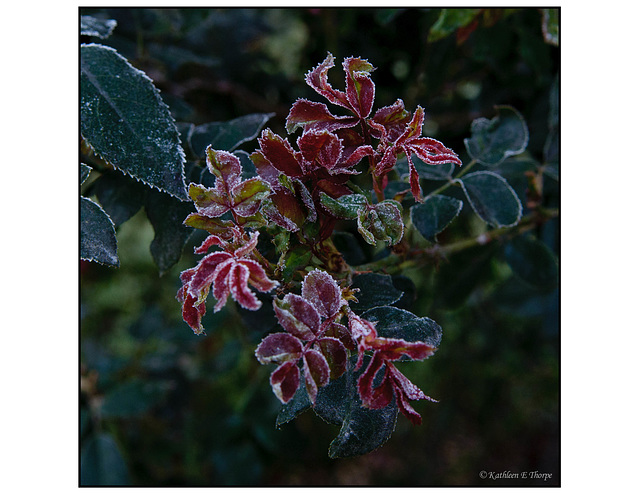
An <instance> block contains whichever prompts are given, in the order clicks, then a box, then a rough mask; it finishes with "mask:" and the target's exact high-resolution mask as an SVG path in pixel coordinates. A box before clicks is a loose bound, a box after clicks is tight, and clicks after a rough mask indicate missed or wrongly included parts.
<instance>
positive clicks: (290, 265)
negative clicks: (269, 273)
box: [278, 245, 313, 280]
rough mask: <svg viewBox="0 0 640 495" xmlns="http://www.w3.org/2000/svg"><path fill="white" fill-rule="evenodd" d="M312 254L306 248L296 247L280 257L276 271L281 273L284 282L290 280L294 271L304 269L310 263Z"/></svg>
mask: <svg viewBox="0 0 640 495" xmlns="http://www.w3.org/2000/svg"><path fill="white" fill-rule="evenodd" d="M312 255H313V253H312V252H311V251H310V250H309V249H308V248H307V247H306V246H301V245H297V246H294V247H292V248H291V249H289V251H287V252H286V253H284V254H283V255H282V256H280V260H279V261H278V269H279V270H280V271H281V272H282V278H283V279H284V280H291V277H292V276H293V274H294V272H295V271H296V270H299V269H302V268H304V267H306V266H307V265H308V264H309V262H310V261H311V256H312Z"/></svg>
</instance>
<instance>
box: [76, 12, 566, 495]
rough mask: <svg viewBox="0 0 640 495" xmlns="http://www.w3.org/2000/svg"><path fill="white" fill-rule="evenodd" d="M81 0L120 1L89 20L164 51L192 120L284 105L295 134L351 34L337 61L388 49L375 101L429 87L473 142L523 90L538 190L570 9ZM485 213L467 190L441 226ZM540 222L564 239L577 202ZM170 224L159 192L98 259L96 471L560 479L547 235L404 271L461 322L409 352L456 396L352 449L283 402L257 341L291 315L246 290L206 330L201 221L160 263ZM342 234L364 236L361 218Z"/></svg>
mask: <svg viewBox="0 0 640 495" xmlns="http://www.w3.org/2000/svg"><path fill="white" fill-rule="evenodd" d="M472 10H473V12H469V11H472ZM80 13H81V14H82V15H93V16H96V17H102V18H105V19H115V20H116V21H117V22H118V25H117V27H116V29H115V30H114V32H113V34H112V36H111V37H109V38H108V39H106V40H98V39H92V38H87V37H82V39H81V41H82V42H91V41H96V42H98V41H99V42H100V43H103V44H106V45H109V46H112V47H114V48H116V49H117V50H118V51H119V52H120V53H121V54H122V55H124V56H125V57H126V58H127V59H129V61H130V62H131V63H132V64H133V65H134V66H135V67H137V68H139V69H141V70H143V71H144V72H146V73H147V75H149V76H150V77H151V78H152V79H153V81H154V83H155V85H156V87H158V88H159V89H160V90H161V95H162V97H163V99H164V100H165V102H166V103H167V104H168V105H169V107H170V109H171V112H172V114H173V116H174V117H175V119H176V121H178V122H190V123H195V124H201V123H207V122H212V121H224V120H231V119H234V118H236V117H239V116H242V115H245V114H249V113H255V112H274V113H275V116H274V117H273V118H272V119H271V120H270V121H269V122H268V124H267V126H269V127H271V128H272V129H273V130H274V131H276V132H278V133H280V134H282V135H286V132H285V130H284V121H285V118H286V115H287V113H288V110H289V107H290V105H291V104H292V103H293V102H294V101H295V100H296V98H298V97H306V98H310V99H314V100H317V98H316V96H315V94H314V93H313V91H312V90H311V89H310V88H309V87H308V86H306V84H305V83H304V77H303V76H304V74H305V73H306V72H307V71H308V70H309V69H311V68H312V67H314V66H315V65H317V64H318V63H319V62H321V61H322V60H323V59H324V58H325V56H326V53H327V51H330V52H332V53H333V54H334V55H335V57H336V59H337V60H338V61H340V60H341V59H342V58H344V57H346V56H360V57H362V58H366V59H368V60H369V61H370V62H371V63H372V64H373V65H374V66H375V67H377V70H376V71H375V73H374V75H373V80H374V81H375V83H376V103H375V104H376V108H378V107H381V106H384V105H389V104H391V103H393V102H394V101H395V99H396V98H402V99H403V100H404V101H405V104H406V106H407V108H408V109H414V108H415V106H416V105H421V106H423V107H424V108H425V109H426V112H427V121H426V124H425V133H426V134H427V135H429V136H432V137H435V138H437V139H439V140H441V141H443V142H444V143H445V144H446V145H447V146H449V147H451V148H453V149H454V150H456V152H458V153H459V154H460V155H461V157H462V158H463V161H464V162H465V163H467V162H468V161H469V160H468V158H467V157H466V156H465V155H466V153H465V152H464V149H465V148H464V144H463V140H464V138H465V137H468V136H469V127H470V125H471V122H472V120H473V119H474V118H477V117H481V116H483V117H487V118H491V117H493V116H494V115H495V111H494V108H493V107H494V105H502V104H507V105H511V106H513V107H514V108H516V109H518V110H519V111H520V112H521V113H522V115H523V116H524V118H525V120H526V121H527V124H528V126H529V131H530V142H529V146H528V151H527V154H526V156H525V157H524V159H523V157H522V156H521V157H519V158H518V159H517V160H515V159H514V160H507V161H506V162H504V163H503V164H502V165H501V166H500V173H501V174H502V175H503V176H505V177H506V178H507V179H508V180H509V182H510V184H511V185H512V186H513V187H514V189H515V190H516V192H517V193H518V195H519V196H520V197H521V201H522V202H523V204H526V201H527V198H526V192H527V187H528V182H527V178H526V176H525V174H524V172H527V171H528V170H532V169H533V168H535V166H536V164H539V163H548V162H549V153H550V152H549V146H550V144H549V142H550V140H549V138H548V135H549V129H550V115H551V118H552V119H553V118H555V119H556V120H557V107H555V110H554V106H555V105H557V103H556V101H557V99H558V86H557V85H558V72H559V49H558V46H557V43H556V44H554V43H553V42H549V41H550V37H549V31H552V30H553V28H554V27H555V28H556V30H557V24H555V25H554V24H553V23H551V24H549V15H550V14H549V12H543V11H542V10H541V9H488V10H480V9H456V10H455V11H454V12H453V14H455V15H452V16H451V18H454V20H451V18H449V21H448V22H449V24H447V22H445V21H447V18H445V17H443V16H442V15H441V9H381V8H380V9H351V8H345V9H303V8H295V9H244V8H239V9H196V8H190V9H123V8H109V9H93V8H92V9H88V8H87V9H84V8H83V9H81V10H80ZM551 14H552V15H551V18H552V19H553V18H554V16H553V14H555V19H556V22H557V12H551ZM545 33H546V36H545ZM556 39H557V38H556ZM551 41H553V39H551ZM332 76H337V77H341V73H340V71H339V70H338V69H336V70H335V74H333V71H332V72H331V73H330V79H331V77H332ZM332 82H333V83H334V84H335V85H336V86H338V87H340V84H341V81H339V80H336V81H332ZM550 102H551V103H550ZM556 143H557V141H556ZM552 144H553V143H552ZM254 146H255V142H250V143H245V144H244V145H242V146H241V149H245V150H246V151H249V152H251V151H252V150H253V149H254ZM556 160H557V158H556ZM551 170H552V172H553V171H555V172H553V173H552V174H550V175H551V176H545V182H544V202H545V204H546V205H547V206H550V207H557V206H558V184H557V165H554V167H552V168H551ZM554 175H555V177H553V176H554ZM438 185H440V184H438V183H434V187H433V188H432V189H435V187H437V186H438ZM428 190H429V188H428V187H426V188H425V193H427V192H428ZM472 213H473V212H472V211H471V210H470V208H468V206H465V208H464V210H463V211H462V213H461V215H460V217H459V218H458V219H456V221H455V222H454V223H453V224H452V225H451V227H450V228H448V229H447V230H445V231H444V232H443V233H442V234H441V235H440V236H439V238H438V240H439V242H440V243H441V244H447V243H448V242H454V241H456V240H460V239H465V238H468V237H470V236H472V235H476V234H477V233H478V232H480V229H481V226H480V222H479V221H478V220H477V219H476V217H475V216H474V215H473V214H472ZM525 214H526V210H525ZM533 232H534V233H535V235H536V237H537V238H538V239H540V240H541V241H543V242H544V245H545V246H546V247H547V248H548V251H549V252H551V253H555V256H557V253H558V249H559V239H558V221H557V219H553V220H550V221H548V222H547V223H545V224H544V225H541V226H539V227H536V229H535V230H534V231H533ZM153 236H154V233H153V228H152V227H151V225H150V223H149V221H148V220H147V218H146V216H145V215H144V213H143V212H142V211H140V212H138V213H137V214H136V215H135V216H133V218H131V219H130V220H129V221H127V222H125V223H123V224H121V225H119V227H118V251H119V257H120V260H121V266H120V268H118V269H112V268H108V267H105V266H101V265H98V264H95V263H88V262H82V263H81V267H80V289H79V290H80V303H81V304H80V327H81V328H80V331H81V348H80V366H81V371H80V373H81V376H80V411H79V419H80V449H81V452H80V481H81V483H82V484H89V485H96V484H109V485H119V484H133V485H146V486H182V485H187V486H194V485H200V486H202V485H221V486H228V485H229V486H233V485H382V486H384V485H395V486H422V485H430V486H439V485H483V484H491V485H497V484H513V480H502V481H489V480H485V481H483V480H481V479H480V478H479V476H478V473H479V472H480V471H482V470H485V471H495V472H502V471H504V470H510V471H511V472H522V471H536V470H537V471H539V472H546V473H552V474H553V478H552V481H551V482H546V483H545V484H546V485H549V484H558V483H559V481H560V470H559V424H558V423H559V417H558V414H559V412H558V409H559V316H558V311H559V295H558V290H557V284H556V283H555V277H557V271H556V272H554V267H553V266H551V268H549V260H548V258H546V257H545V256H546V254H545V253H542V255H541V256H538V257H536V256H534V257H533V258H529V259H528V260H525V261H522V260H520V261H518V259H519V258H518V256H517V253H518V252H522V241H521V242H520V245H518V244H515V247H514V243H510V242H504V243H491V244H488V245H485V246H476V247H474V248H472V249H465V250H461V251H459V252H457V253H455V254H452V255H451V256H450V257H449V258H448V260H446V261H444V262H442V263H440V264H438V265H435V264H434V265H433V266H426V267H421V268H419V269H414V270H412V271H410V272H408V273H404V274H403V276H401V277H396V278H395V282H396V285H397V287H399V288H401V289H402V290H404V291H405V297H404V298H403V300H402V301H401V305H403V306H404V307H406V308H408V309H410V310H411V311H413V312H414V313H415V314H417V315H419V316H429V317H430V318H432V319H434V320H435V321H437V322H438V323H439V324H440V325H441V326H442V328H443V330H444V336H443V341H442V345H441V347H440V349H439V351H438V352H437V353H436V355H435V356H434V357H433V358H431V359H430V360H428V361H426V362H423V363H410V364H407V365H405V366H403V368H402V371H403V372H404V373H406V374H407V376H408V377H409V378H410V379H411V380H413V381H414V382H415V383H416V384H417V385H418V386H419V387H420V388H422V389H423V390H424V391H425V392H426V393H427V394H428V395H430V396H432V397H434V398H436V399H438V400H439V401H440V402H439V403H438V404H432V403H427V402H421V403H417V404H415V407H416V409H417V410H418V412H419V413H420V414H421V415H422V417H423V425H422V426H420V427H412V426H411V425H410V423H409V422H408V421H406V420H405V419H404V418H402V417H400V418H399V420H398V426H397V429H396V432H395V433H394V435H393V436H392V437H391V439H390V440H389V441H388V442H387V443H386V444H385V445H384V446H383V447H382V448H380V449H378V450H376V451H374V452H373V453H371V454H369V455H366V456H363V457H360V458H353V459H343V460H331V459H329V458H328V457H327V448H328V445H329V443H330V441H331V439H332V438H333V437H334V436H335V435H336V433H337V428H336V427H334V426H331V425H327V424H325V423H324V422H323V421H322V420H321V419H319V418H318V417H316V416H314V415H313V413H306V414H304V415H302V416H300V417H299V418H297V419H296V420H295V421H293V422H292V423H290V424H287V425H284V426H283V427H282V428H281V429H279V430H278V429H276V428H275V417H276V415H277V412H278V410H279V402H278V401H277V399H276V398H275V397H274V396H273V394H272V392H271V390H270V387H269V384H268V377H269V372H270V369H268V367H264V366H261V365H260V364H259V363H258V362H257V360H256V359H255V357H254V350H255V347H256V345H257V344H258V343H259V342H260V340H261V339H262V337H264V335H266V334H267V333H268V332H269V331H271V330H272V329H273V326H274V325H275V320H274V319H273V315H272V313H270V311H269V306H268V305H264V306H263V309H262V310H261V311H258V312H255V313H252V312H246V311H244V310H242V309H239V308H237V307H235V306H233V305H231V304H227V306H226V307H225V308H224V309H223V310H222V311H221V312H220V313H216V314H213V313H212V312H211V311H209V312H208V314H207V315H206V317H205V318H204V321H203V323H204V326H205V328H206V329H207V334H208V335H207V336H206V337H197V336H195V335H193V333H192V332H191V331H190V329H189V328H188V327H187V325H186V324H185V323H184V322H182V319H181V314H180V305H179V303H178V302H177V301H176V300H175V294H176V292H177V290H178V286H179V279H178V274H179V273H180V271H182V270H184V269H186V268H189V267H191V266H194V265H195V264H196V262H197V259H196V257H195V256H194V255H192V254H191V253H192V252H193V249H192V248H193V246H194V245H197V243H199V242H200V241H201V240H202V239H201V237H199V236H198V234H194V235H193V236H192V238H191V240H190V243H189V244H188V245H187V247H186V248H185V251H184V256H183V257H182V259H181V260H180V262H179V263H178V264H177V265H175V266H174V267H173V268H171V269H170V270H168V271H167V272H166V273H163V274H162V276H160V274H159V272H158V268H157V267H156V265H155V264H154V262H153V260H152V257H151V254H150V252H149V245H150V242H151V241H152V239H153ZM343 240H344V242H346V243H347V244H349V243H350V244H349V245H352V244H353V241H354V238H351V237H348V235H345V236H344V239H343ZM525 244H526V243H525ZM525 247H526V246H525ZM360 248H361V250H358V249H357V246H352V247H351V248H349V251H350V254H351V255H352V256H365V259H366V254H367V253H366V249H367V248H366V246H364V245H362V246H360ZM514 252H515V254H514ZM534 254H535V253H534ZM514 260H515V261H514ZM547 271H550V273H549V274H547ZM520 483H521V484H522V483H523V482H522V481H520ZM536 483H538V484H543V483H542V482H541V481H538V482H536V481H533V482H531V484H536ZM524 484H529V483H524Z"/></svg>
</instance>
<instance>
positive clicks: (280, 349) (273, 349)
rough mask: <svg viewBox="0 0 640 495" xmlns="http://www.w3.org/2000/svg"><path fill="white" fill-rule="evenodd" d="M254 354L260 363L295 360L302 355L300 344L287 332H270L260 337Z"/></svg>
mask: <svg viewBox="0 0 640 495" xmlns="http://www.w3.org/2000/svg"><path fill="white" fill-rule="evenodd" d="M255 354H256V357H257V358H258V361H260V363H262V364H267V363H278V364H281V363H286V362H287V361H293V362H295V361H297V360H298V359H299V358H300V356H301V355H302V344H301V342H300V340H299V339H298V338H296V337H294V336H293V335H290V334H288V333H284V332H277V333H272V334H269V335H267V336H266V337H265V338H264V339H262V342H260V345H258V348H257V349H256V352H255Z"/></svg>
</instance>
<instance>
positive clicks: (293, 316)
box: [273, 294, 320, 341]
mask: <svg viewBox="0 0 640 495" xmlns="http://www.w3.org/2000/svg"><path fill="white" fill-rule="evenodd" d="M273 307H274V309H275V312H276V318H277V319H278V322H279V323H280V325H282V328H284V329H285V330H286V331H287V332H289V333H290V334H292V335H295V336H296V337H298V338H299V339H302V340H307V341H311V340H313V339H315V337H316V334H317V333H318V330H319V329H320V315H319V314H318V312H317V311H316V309H315V308H314V307H313V306H312V305H311V304H310V303H309V301H307V300H306V299H304V298H303V297H301V296H298V295H297V294H287V295H286V296H285V297H284V299H283V300H281V301H280V300H277V299H275V300H274V301H273Z"/></svg>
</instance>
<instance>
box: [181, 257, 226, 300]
mask: <svg viewBox="0 0 640 495" xmlns="http://www.w3.org/2000/svg"><path fill="white" fill-rule="evenodd" d="M232 259H233V256H232V255H231V254H229V253H225V252H222V251H218V252H215V253H211V254H208V255H207V256H205V257H204V258H202V259H201V260H200V263H198V264H197V265H196V267H195V272H194V274H193V277H192V278H191V280H190V282H189V293H190V294H191V295H192V296H193V297H195V298H198V297H200V298H201V294H202V293H203V292H204V291H205V290H207V291H208V288H209V286H210V285H211V284H212V283H213V279H214V277H215V274H216V273H215V272H216V268H217V267H218V265H220V264H221V263H223V262H225V261H229V260H232ZM200 300H201V299H200Z"/></svg>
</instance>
